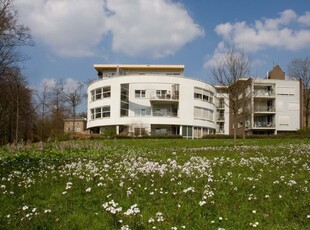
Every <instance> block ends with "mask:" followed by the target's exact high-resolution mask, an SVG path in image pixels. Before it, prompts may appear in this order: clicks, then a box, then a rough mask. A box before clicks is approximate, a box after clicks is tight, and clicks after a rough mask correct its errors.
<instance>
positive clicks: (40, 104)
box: [35, 81, 51, 141]
mask: <svg viewBox="0 0 310 230" xmlns="http://www.w3.org/2000/svg"><path fill="white" fill-rule="evenodd" d="M50 90H51V89H50V86H49V85H48V83H47V82H46V81H44V82H43V83H42V84H41V86H40V87H39V88H38V89H37V90H36V91H35V96H36V102H37V108H36V111H37V113H39V116H40V119H39V120H40V121H39V126H40V128H39V136H40V140H41V141H42V140H44V139H46V138H47V137H49V135H50V133H49V132H48V131H45V125H46V120H47V118H48V114H49V112H50V108H49V103H50V102H49V101H50V97H51V92H50Z"/></svg>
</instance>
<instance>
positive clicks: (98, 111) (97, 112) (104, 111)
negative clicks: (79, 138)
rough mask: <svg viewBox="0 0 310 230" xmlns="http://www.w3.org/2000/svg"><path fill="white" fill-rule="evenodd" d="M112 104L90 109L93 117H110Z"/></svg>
mask: <svg viewBox="0 0 310 230" xmlns="http://www.w3.org/2000/svg"><path fill="white" fill-rule="evenodd" d="M110 113H111V112H110V106H104V107H99V108H95V109H91V110H90V117H91V119H92V120H93V119H100V118H103V117H110Z"/></svg>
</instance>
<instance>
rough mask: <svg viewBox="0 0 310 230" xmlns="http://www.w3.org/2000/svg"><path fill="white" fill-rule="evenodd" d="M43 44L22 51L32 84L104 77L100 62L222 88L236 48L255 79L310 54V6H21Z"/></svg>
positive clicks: (44, 1) (82, 2) (201, 0)
mask: <svg viewBox="0 0 310 230" xmlns="http://www.w3.org/2000/svg"><path fill="white" fill-rule="evenodd" d="M15 7H16V9H17V10H18V14H19V18H18V21H19V23H21V24H24V25H27V26H28V27H29V28H30V32H31V34H32V37H33V40H34V43H35V46H33V47H26V48H23V49H22V52H23V53H24V54H26V55H27V56H28V57H29V60H27V61H26V62H24V63H22V70H23V73H24V75H25V76H26V77H27V79H28V82H29V84H30V85H31V86H39V85H40V84H42V82H44V81H48V82H53V81H55V80H60V79H61V80H63V81H65V82H67V83H68V84H71V85H72V84H74V82H77V81H81V82H85V83H87V82H89V80H94V79H96V78H97V74H96V71H95V70H94V68H93V64H167V65H169V64H180V65H185V77H189V78H195V79H200V80H203V81H206V82H208V83H214V81H213V79H212V75H211V73H210V68H211V67H212V66H213V65H214V63H215V60H216V59H217V58H219V57H221V54H223V52H225V50H227V48H228V47H229V46H232V45H233V46H236V47H239V48H241V49H243V50H244V51H245V52H246V54H247V55H248V56H249V57H251V59H252V71H251V75H252V76H249V77H265V76H266V73H267V71H269V70H271V69H272V68H273V66H274V65H276V64H278V65H280V66H281V68H282V69H283V70H284V71H286V68H287V64H288V63H289V62H290V61H291V60H292V59H294V58H305V57H307V55H308V56H310V1H309V0H234V1H232V0H15Z"/></svg>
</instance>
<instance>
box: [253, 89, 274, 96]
mask: <svg viewBox="0 0 310 230" xmlns="http://www.w3.org/2000/svg"><path fill="white" fill-rule="evenodd" d="M254 97H275V93H274V91H272V90H264V89H257V90H254Z"/></svg>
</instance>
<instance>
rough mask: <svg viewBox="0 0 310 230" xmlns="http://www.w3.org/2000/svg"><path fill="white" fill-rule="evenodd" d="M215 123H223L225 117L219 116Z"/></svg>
mask: <svg viewBox="0 0 310 230" xmlns="http://www.w3.org/2000/svg"><path fill="white" fill-rule="evenodd" d="M217 121H225V116H224V115H219V116H218V117H217Z"/></svg>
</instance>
